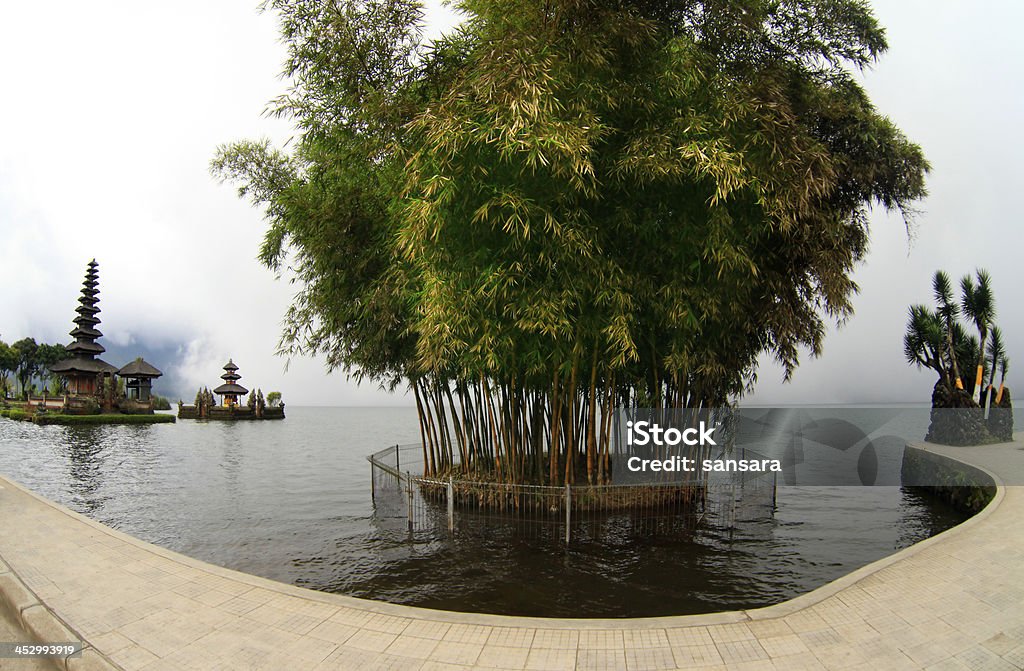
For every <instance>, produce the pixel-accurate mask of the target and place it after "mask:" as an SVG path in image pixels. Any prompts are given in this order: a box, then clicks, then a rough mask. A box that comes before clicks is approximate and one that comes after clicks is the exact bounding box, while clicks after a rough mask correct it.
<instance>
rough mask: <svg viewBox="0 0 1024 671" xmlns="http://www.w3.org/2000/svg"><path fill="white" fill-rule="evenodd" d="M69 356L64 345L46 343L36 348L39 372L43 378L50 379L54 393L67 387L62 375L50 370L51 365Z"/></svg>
mask: <svg viewBox="0 0 1024 671" xmlns="http://www.w3.org/2000/svg"><path fill="white" fill-rule="evenodd" d="M67 356H68V353H67V350H66V349H65V348H64V345H61V344H56V345H48V344H46V343H43V344H40V345H39V347H38V348H37V350H36V363H37V374H38V375H39V376H40V377H41V378H42V379H43V381H48V382H50V383H51V386H52V387H53V389H54V393H60V392H61V391H63V389H64V387H65V381H64V379H63V377H62V376H60V375H55V374H53V373H51V372H50V366H52V365H53V364H55V363H57V362H58V361H62V360H64V359H66V358H67Z"/></svg>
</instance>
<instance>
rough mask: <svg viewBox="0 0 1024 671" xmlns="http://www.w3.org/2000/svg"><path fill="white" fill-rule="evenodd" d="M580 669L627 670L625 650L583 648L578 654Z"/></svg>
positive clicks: (578, 667) (593, 670)
mask: <svg viewBox="0 0 1024 671" xmlns="http://www.w3.org/2000/svg"><path fill="white" fill-rule="evenodd" d="M576 668H577V669H579V671H627V669H626V652H625V650H613V649H609V650H583V649H581V650H580V651H579V652H578V653H577V654H576Z"/></svg>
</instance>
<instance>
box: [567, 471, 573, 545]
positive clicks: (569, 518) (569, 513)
mask: <svg viewBox="0 0 1024 671" xmlns="http://www.w3.org/2000/svg"><path fill="white" fill-rule="evenodd" d="M570 524H572V486H571V485H570V484H569V483H568V482H567V483H565V544H566V545H568V544H569V538H570V531H569V525H570Z"/></svg>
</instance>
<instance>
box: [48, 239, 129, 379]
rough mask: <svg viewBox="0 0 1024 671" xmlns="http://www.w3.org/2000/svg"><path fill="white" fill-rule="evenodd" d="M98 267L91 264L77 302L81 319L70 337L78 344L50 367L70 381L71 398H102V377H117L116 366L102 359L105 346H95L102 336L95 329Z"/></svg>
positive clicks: (97, 300) (91, 262)
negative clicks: (100, 356) (66, 356)
mask: <svg viewBox="0 0 1024 671" xmlns="http://www.w3.org/2000/svg"><path fill="white" fill-rule="evenodd" d="M98 268H99V264H98V263H96V259H93V260H92V261H90V262H89V265H88V269H87V270H86V272H85V281H84V282H83V283H82V285H83V288H82V296H81V297H80V298H79V299H78V308H76V309H75V312H77V313H78V316H77V317H75V319H74V320H73V321H74V323H75V328H74V329H73V330H72V331H71V333H70V335H72V336H74V338H75V341H74V342H73V343H71V344H70V345H68V346H67V347H66V348H65V349H67V351H68V353H69V354H70V355H71V356H70V358H68V359H64V360H63V361H59V362H57V363H55V364H53V365H52V366H50V371H51V372H53V373H56V374H58V375H63V376H64V377H65V378H67V381H68V394H70V395H72V396H92V397H102V395H103V377H104V376H113V375H114V374H116V373H117V371H118V369H117V366H111V365H110V364H109V363H107V362H106V361H104V360H103V359H100V358H99V355H100V354H103V352H105V351H106V349H105V348H104V347H103V345H101V344H99V343H98V342H96V341H97V340H98V339H99V338H100V337H101V336H102V335H103V334H102V333H101V332H100V331H99V329H97V328H96V327H97V326H99V323H100V320H99V317H97V315H98V314H99V312H100V309H99V307H97V304H98V303H99V302H100V299H99V293H100V292H99V289H98V288H97V287H98V286H99V270H98Z"/></svg>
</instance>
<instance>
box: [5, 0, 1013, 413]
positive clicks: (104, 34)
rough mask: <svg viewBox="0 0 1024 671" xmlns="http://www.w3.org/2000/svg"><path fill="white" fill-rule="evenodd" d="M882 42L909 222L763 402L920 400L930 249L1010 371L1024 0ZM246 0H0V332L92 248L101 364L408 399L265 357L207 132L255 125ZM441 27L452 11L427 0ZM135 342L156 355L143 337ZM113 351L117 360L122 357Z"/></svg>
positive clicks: (932, 22)
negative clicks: (985, 292) (904, 151)
mask: <svg viewBox="0 0 1024 671" xmlns="http://www.w3.org/2000/svg"><path fill="white" fill-rule="evenodd" d="M872 4H873V5H874V7H875V9H876V15H877V16H878V18H879V20H880V21H881V23H882V24H883V25H884V26H885V27H886V29H887V31H888V36H889V44H890V50H889V52H888V53H887V54H885V55H884V56H883V57H882V59H881V61H880V62H879V63H878V64H877V66H876V67H875V68H874V69H873V70H872V71H870V72H868V73H867V74H866V75H865V76H864V84H865V86H866V87H867V89H868V91H869V93H870V95H871V97H872V99H873V101H874V102H875V103H876V105H877V107H878V108H879V110H881V111H882V112H883V113H884V114H887V115H888V116H890V117H891V118H892V119H893V120H894V121H895V122H896V123H897V125H898V126H900V127H901V128H902V129H903V130H904V131H905V132H906V133H907V135H908V136H909V137H910V138H911V139H912V140H913V141H915V142H917V143H919V144H920V145H921V146H922V147H923V148H924V151H925V154H926V156H927V157H928V159H929V160H930V161H931V163H932V166H933V170H932V173H931V175H930V177H929V180H928V188H929V191H930V194H931V195H930V196H929V197H928V199H927V200H925V201H924V202H923V203H921V204H920V209H921V214H920V215H919V217H918V219H917V223H916V226H915V229H914V231H913V236H912V238H908V235H907V231H906V229H905V228H904V225H903V222H902V220H901V219H900V218H899V217H898V216H895V215H887V214H886V213H885V212H883V211H881V210H878V211H876V212H875V214H874V216H873V224H872V231H871V233H872V235H871V239H872V242H871V253H870V255H869V256H868V258H867V261H866V263H865V264H864V265H862V266H861V267H860V268H859V269H858V271H857V273H856V279H857V281H858V282H859V284H860V286H861V292H860V294H859V295H858V296H857V297H856V299H855V309H856V313H855V315H854V316H853V317H852V318H851V319H850V320H849V321H848V323H847V324H845V325H844V326H843V327H842V328H840V329H838V330H834V329H833V331H832V332H831V333H830V334H829V336H828V338H827V340H826V342H825V353H824V355H823V356H822V357H821V358H820V359H817V360H811V359H810V358H807V357H805V360H804V363H803V365H802V366H801V368H800V369H799V370H798V371H797V374H796V377H795V379H794V380H793V382H791V383H789V384H785V385H784V384H782V375H781V372H780V370H779V369H778V368H777V367H776V366H774V365H773V364H772V363H771V362H770V361H766V362H765V363H764V365H762V367H761V369H760V374H759V382H758V386H757V390H756V392H755V394H754V395H753V397H752V400H753V401H756V402H759V403H828V402H835V403H838V402H846V403H872V402H892V401H897V402H906V401H911V402H913V401H918V402H926V401H927V400H928V398H929V394H930V391H931V387H932V385H933V384H934V381H935V375H934V373H931V372H928V371H916V370H914V369H913V368H911V367H910V366H908V365H907V364H906V363H905V362H904V359H903V346H902V337H903V330H904V325H905V323H906V309H907V306H908V305H909V304H910V303H914V302H930V300H931V277H932V274H933V273H934V271H935V270H936V269H937V268H943V269H945V270H947V271H948V272H949V273H950V274H951V275H952V276H953V277H954V278H959V277H960V276H961V275H963V274H964V273H966V272H969V271H972V270H973V269H974V268H975V267H984V268H987V269H988V270H989V271H991V273H992V276H993V280H994V286H995V290H996V298H997V301H998V303H997V307H998V317H997V323H998V324H999V325H1000V326H1001V327H1002V329H1003V332H1004V335H1005V337H1006V340H1007V346H1008V351H1009V356H1010V357H1011V359H1013V360H1015V361H1017V362H1019V363H1016V364H1015V366H1016V368H1012V369H1011V373H1010V376H1009V381H1008V383H1009V384H1011V385H1012V384H1013V382H1014V381H1015V380H1017V379H1020V376H1021V371H1024V310H1022V309H1021V307H1020V305H1021V304H1020V301H1019V299H1017V296H1016V294H1017V291H1018V288H1019V287H1021V286H1024V259H1022V258H1021V254H1020V251H1019V250H1018V249H1017V246H1018V243H1019V242H1020V240H1021V236H1020V234H1019V233H1018V232H1017V225H1018V222H1017V218H1018V217H1019V216H1020V215H1019V214H1018V212H1019V210H1020V206H1019V204H1018V202H1019V200H1020V198H1021V192H1022V190H1024V184H1022V183H1021V182H1022V180H1021V177H1020V174H1021V173H1020V172H1019V171H1018V169H1017V165H1016V163H1017V161H1018V160H1020V158H1019V157H1020V156H1024V137H1022V130H1021V121H1020V120H1021V119H1022V118H1024V87H1022V86H1021V84H1020V81H1019V80H1020V76H1021V72H1020V70H1021V67H1022V65H1024V45H1022V43H1021V42H1020V41H1019V40H1018V39H1017V30H1018V26H1019V25H1021V22H1022V21H1021V20H1022V18H1024V5H1019V4H1018V3H1014V2H1008V1H1006V2H974V3H969V4H968V3H964V2H953V1H951V0H927V1H926V0H884V1H883V0H877V1H876V2H874V3H872ZM256 5H257V2H256V1H255V0H220V1H218V2H215V3H209V2H199V1H197V0H183V1H182V2H178V3H176V4H175V5H173V7H172V6H168V5H154V4H152V3H134V2H124V1H118V2H112V1H102V0H100V1H98V2H92V3H78V2H66V1H63V0H55V1H54V2H49V3H13V4H9V5H8V6H7V7H5V10H4V28H3V31H2V37H0V63H2V65H0V91H2V92H3V104H2V105H0V338H2V339H3V340H4V341H6V342H12V341H14V340H17V339H19V338H21V337H24V336H34V337H36V338H37V339H38V340H42V341H47V342H63V343H67V342H68V341H69V340H70V338H69V336H68V335H67V332H68V331H69V330H70V329H71V328H72V323H71V320H72V318H73V317H74V316H75V315H74V308H75V307H76V302H77V299H78V292H79V290H80V287H81V281H82V276H83V273H84V270H85V264H86V263H87V262H88V261H89V259H91V258H93V257H96V259H97V261H98V262H99V263H100V291H101V293H100V298H101V301H100V307H101V309H102V313H101V314H100V318H101V319H102V322H103V323H102V324H101V326H100V329H101V330H102V331H103V332H104V334H105V337H104V339H103V340H102V341H101V342H102V343H103V344H104V345H105V346H106V347H107V348H108V350H110V354H111V355H112V356H107V357H105V358H106V359H107V360H108V361H109V362H110V363H113V364H116V365H119V366H120V365H123V364H125V363H127V361H128V360H129V358H130V356H131V355H132V354H131V353H132V352H136V351H138V352H139V353H150V352H151V353H153V356H154V357H157V358H158V359H160V361H155V362H154V363H158V365H159V364H160V363H162V364H163V365H164V370H165V372H167V373H168V377H167V379H166V380H165V381H164V382H165V385H164V387H163V389H161V387H160V385H159V384H158V391H163V393H168V394H172V395H174V396H178V395H183V396H184V397H185V398H186V400H188V399H190V398H191V396H190V395H189V393H190V390H191V393H192V394H194V389H195V388H196V387H197V386H199V385H203V384H205V385H209V386H211V387H212V386H213V385H215V384H218V383H219V382H220V380H219V379H218V376H219V374H220V373H221V370H220V368H221V366H222V365H223V364H224V362H225V361H226V360H227V358H228V357H233V358H234V360H235V362H236V363H237V364H238V365H239V366H240V367H241V370H240V371H239V373H241V374H242V376H243V379H242V381H241V382H242V384H244V385H246V386H249V387H255V386H259V387H262V389H263V390H264V392H266V391H269V390H271V389H276V390H280V391H281V392H283V394H284V399H285V401H286V402H288V403H291V404H298V405H308V404H316V405H381V404H403V405H404V404H407V403H409V400H408V399H406V398H404V397H402V396H389V395H387V394H385V393H383V392H381V391H379V390H377V389H376V388H375V387H374V386H373V385H368V384H364V385H363V386H362V387H358V388H357V387H356V386H355V385H354V384H353V383H350V382H347V381H346V380H345V376H344V374H343V373H335V374H333V375H330V376H328V375H326V374H325V373H324V369H323V365H322V363H321V362H319V361H317V360H312V359H293V360H292V361H291V362H290V365H289V366H288V370H287V372H286V371H285V360H284V359H282V358H280V357H276V356H275V355H274V351H275V349H276V345H277V340H278V336H279V333H280V322H281V317H282V315H283V314H284V311H285V309H286V307H287V305H288V304H289V302H290V299H291V296H292V294H293V293H294V287H292V286H290V285H289V284H288V283H287V282H286V281H276V280H275V278H274V276H273V274H272V273H271V272H270V271H268V270H266V269H265V268H263V267H262V266H261V265H260V264H259V263H258V262H257V261H256V254H257V249H258V246H259V242H260V239H261V237H262V233H263V230H264V223H263V221H262V215H261V213H260V212H259V211H257V210H254V209H252V208H251V207H250V206H249V205H248V204H247V203H246V202H244V201H241V200H239V199H238V198H237V196H236V193H235V189H234V188H233V187H232V186H230V185H221V184H218V183H217V182H216V181H215V180H214V179H212V178H211V177H210V174H209V170H208V165H209V161H210V158H211V157H212V156H213V153H214V150H215V148H216V147H217V145H219V144H222V143H225V142H230V141H233V140H238V139H243V138H258V137H262V136H267V137H270V138H272V139H273V140H275V141H276V142H278V143H279V144H283V143H284V142H285V141H287V139H288V138H289V137H290V136H291V130H290V128H289V127H288V126H287V124H286V123H285V122H282V121H278V120H272V119H268V118H265V117H264V116H263V115H262V111H263V110H264V108H265V106H266V103H267V101H269V100H270V99H271V98H273V97H275V96H276V95H278V94H280V93H281V92H283V90H284V88H285V84H284V82H283V81H282V80H281V79H279V78H278V76H277V75H278V72H279V71H280V69H281V63H282V61H283V59H284V49H283V47H282V45H281V44H280V42H279V41H278V37H277V24H276V21H275V19H274V17H273V16H272V15H271V14H260V13H259V12H257V10H256ZM432 15H433V16H434V17H439V18H435V22H434V24H433V29H434V30H440V29H441V27H442V26H444V25H446V24H447V23H448V22H450V20H451V19H450V15H448V14H445V13H444V12H443V11H441V10H436V9H435V10H434V11H433V13H432ZM147 358H148V354H147ZM122 359H123V360H122Z"/></svg>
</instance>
